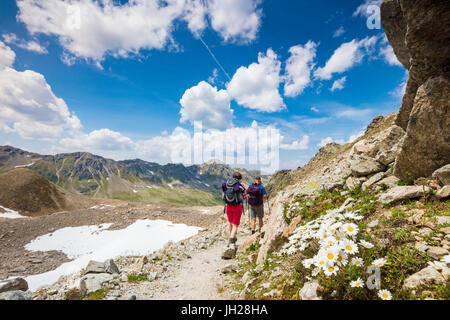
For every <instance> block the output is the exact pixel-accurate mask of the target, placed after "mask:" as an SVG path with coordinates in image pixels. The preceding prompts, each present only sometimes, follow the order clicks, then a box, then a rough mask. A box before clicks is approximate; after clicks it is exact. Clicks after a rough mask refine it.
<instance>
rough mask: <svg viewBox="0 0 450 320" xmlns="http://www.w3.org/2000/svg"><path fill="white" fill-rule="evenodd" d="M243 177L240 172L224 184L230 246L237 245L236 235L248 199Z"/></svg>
mask: <svg viewBox="0 0 450 320" xmlns="http://www.w3.org/2000/svg"><path fill="white" fill-rule="evenodd" d="M241 180H242V175H241V174H240V173H239V172H235V173H233V176H232V177H231V178H228V180H227V182H224V183H223V184H222V190H223V192H222V199H223V200H224V201H225V212H226V214H227V218H228V222H229V223H230V240H229V241H228V245H230V244H234V245H236V241H237V238H236V233H237V229H238V227H239V224H240V222H241V216H242V211H243V203H244V199H245V197H246V195H245V187H244V185H242V183H241Z"/></svg>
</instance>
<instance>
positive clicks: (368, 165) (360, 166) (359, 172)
mask: <svg viewBox="0 0 450 320" xmlns="http://www.w3.org/2000/svg"><path fill="white" fill-rule="evenodd" d="M350 169H351V171H352V174H353V175H354V176H355V177H364V176H368V175H371V174H374V173H378V172H380V171H384V170H385V169H386V166H385V165H383V164H381V163H379V162H378V161H376V160H375V159H373V158H369V157H367V156H363V155H357V154H353V155H352V156H351V158H350Z"/></svg>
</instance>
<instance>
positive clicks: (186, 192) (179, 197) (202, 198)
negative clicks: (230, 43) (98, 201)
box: [112, 188, 223, 206]
mask: <svg viewBox="0 0 450 320" xmlns="http://www.w3.org/2000/svg"><path fill="white" fill-rule="evenodd" d="M136 191H137V192H136V193H134V192H113V193H112V197H113V198H115V199H120V200H125V201H143V202H153V203H167V204H171V205H174V206H216V205H220V204H223V201H222V199H220V197H219V195H217V194H213V193H209V192H205V191H202V190H198V189H192V188H174V189H167V188H138V189H136Z"/></svg>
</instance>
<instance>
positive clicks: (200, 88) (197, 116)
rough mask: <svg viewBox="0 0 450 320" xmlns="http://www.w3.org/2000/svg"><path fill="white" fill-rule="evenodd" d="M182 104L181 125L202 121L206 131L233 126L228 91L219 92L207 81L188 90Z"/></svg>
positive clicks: (181, 101)
mask: <svg viewBox="0 0 450 320" xmlns="http://www.w3.org/2000/svg"><path fill="white" fill-rule="evenodd" d="M180 104H181V106H182V108H181V111H180V114H181V119H180V122H181V123H183V122H186V121H190V122H191V123H193V122H194V121H201V122H202V124H203V127H204V128H206V129H226V128H229V127H231V126H232V125H233V110H231V108H230V97H229V95H228V93H227V91H226V90H217V88H216V87H212V86H211V85H210V84H209V83H207V82H205V81H201V82H200V83H199V84H198V85H196V86H194V87H192V88H190V89H188V90H186V91H185V93H184V94H183V97H182V98H181V100H180Z"/></svg>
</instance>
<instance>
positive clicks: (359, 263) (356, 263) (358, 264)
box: [352, 257, 364, 267]
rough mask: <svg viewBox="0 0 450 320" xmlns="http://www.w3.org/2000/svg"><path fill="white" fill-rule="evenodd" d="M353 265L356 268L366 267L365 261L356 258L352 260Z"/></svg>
mask: <svg viewBox="0 0 450 320" xmlns="http://www.w3.org/2000/svg"><path fill="white" fill-rule="evenodd" d="M352 264H353V265H355V266H358V267H361V266H363V265H364V262H363V259H361V258H358V257H356V258H353V259H352Z"/></svg>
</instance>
